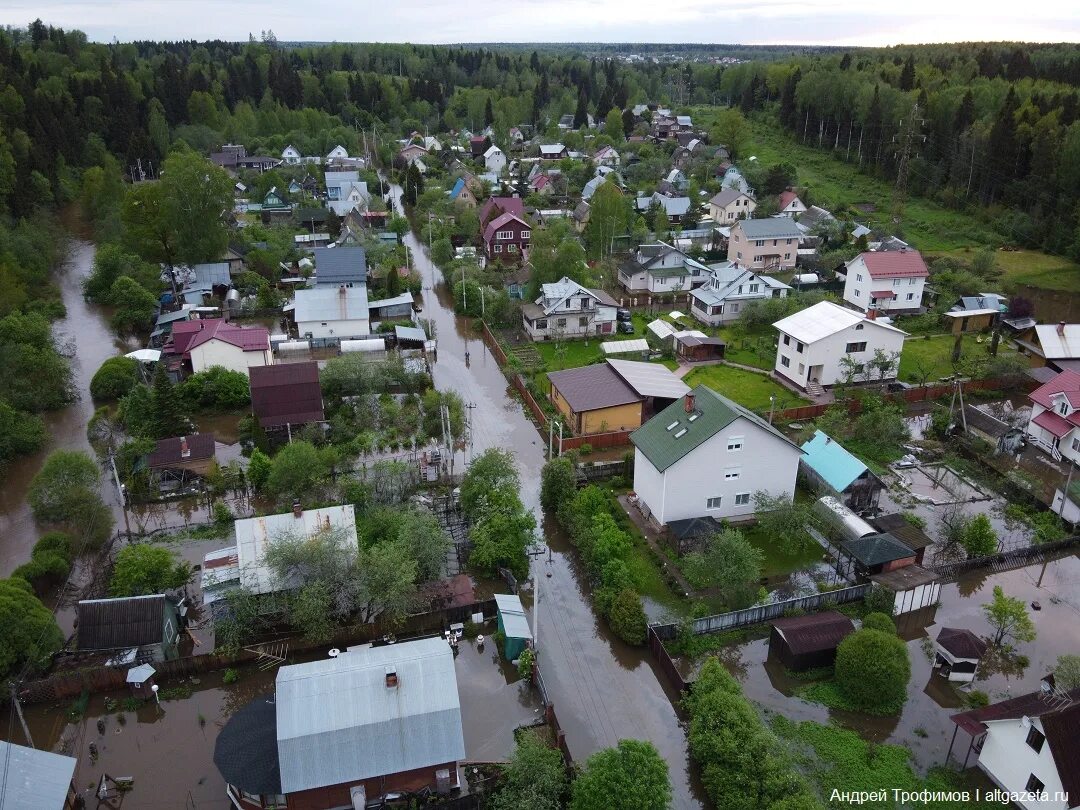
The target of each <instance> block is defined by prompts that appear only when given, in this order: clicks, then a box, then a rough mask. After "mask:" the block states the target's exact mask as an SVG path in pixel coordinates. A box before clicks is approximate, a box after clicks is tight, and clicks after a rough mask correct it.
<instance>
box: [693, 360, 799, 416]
mask: <svg viewBox="0 0 1080 810" xmlns="http://www.w3.org/2000/svg"><path fill="white" fill-rule="evenodd" d="M683 379H684V380H685V381H686V384H687V385H689V386H690V387H691V388H693V387H694V386H696V385H707V386H709V388H712V389H713V390H714V391H716V392H717V393H720V394H723V395H724V396H725V397H728V398H729V399H733V400H734V401H735V402H738V403H739V404H740V405H742V406H743V407H744V408H749V409H750V410H752V411H758V412H767V411H768V410H769V405H770V401H769V397H770V396H774V397H776V403H775V407H776V410H782V409H784V408H794V407H798V406H800V405H808V404H809V402H808V401H807V400H805V399H803V398H802V397H799V396H796V395H795V394H793V393H791V391H789V390H788V389H786V388H784V387H783V386H782V385H780V384H779V383H777V382H775V381H773V380H772V379H771V378H769V377H766V376H765V375H764V374H756V373H755V372H753V371H744V370H743V369H741V368H732V367H731V366H705V367H703V368H696V369H694V370H693V371H691V372H690V373H689V374H687V375H686V377H684V378H683Z"/></svg>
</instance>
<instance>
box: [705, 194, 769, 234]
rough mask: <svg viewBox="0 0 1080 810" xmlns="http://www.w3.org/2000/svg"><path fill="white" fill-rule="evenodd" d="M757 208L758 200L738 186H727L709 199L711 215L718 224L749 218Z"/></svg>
mask: <svg viewBox="0 0 1080 810" xmlns="http://www.w3.org/2000/svg"><path fill="white" fill-rule="evenodd" d="M756 209H757V200H755V199H754V198H753V197H751V196H750V195H749V194H744V193H743V192H742V191H739V189H737V188H725V189H722V190H721V191H720V192H719V193H717V194H716V195H715V196H714V197H713V198H712V199H711V200H709V216H711V217H712V218H713V221H714V222H715V223H716V224H717V225H725V224H730V223H732V222H734V221H735V220H737V219H749V218H750V217H752V216H753V215H754V211H755V210H756Z"/></svg>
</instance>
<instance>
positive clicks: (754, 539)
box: [738, 526, 822, 577]
mask: <svg viewBox="0 0 1080 810" xmlns="http://www.w3.org/2000/svg"><path fill="white" fill-rule="evenodd" d="M738 529H739V531H740V532H742V534H743V537H745V538H746V539H747V540H748V541H749V542H750V544H751V545H752V546H754V547H755V548H756V549H758V550H759V551H760V552H761V553H762V555H763V556H764V560H763V567H762V571H761V575H762V576H763V577H779V576H784V575H785V574H790V573H792V572H794V571H801V570H803V569H804V568H809V567H810V566H811V565H813V564H814V563H817V562H819V561H820V560H821V555H822V550H821V546H819V545H818V544H817V543H815V542H814V541H813V540H812V539H810V538H809V537H807V538H806V540H805V542H804V543H803V544H802V545H801V546H799V547H798V548H794V549H788V548H785V547H784V545H783V544H782V543H777V542H776V541H774V540H772V539H771V538H770V537H768V536H767V535H766V534H765V532H764V531H763V530H762V529H761V528H760V527H758V526H739V527H738Z"/></svg>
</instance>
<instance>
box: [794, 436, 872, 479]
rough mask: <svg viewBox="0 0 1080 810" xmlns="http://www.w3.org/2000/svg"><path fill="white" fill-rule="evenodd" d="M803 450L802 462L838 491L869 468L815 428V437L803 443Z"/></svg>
mask: <svg viewBox="0 0 1080 810" xmlns="http://www.w3.org/2000/svg"><path fill="white" fill-rule="evenodd" d="M802 451H803V457H802V463H803V464H805V465H806V466H807V467H809V468H810V469H811V470H813V471H814V472H816V473H817V474H818V475H820V476H821V478H822V479H823V480H824V481H825V483H826V484H828V485H829V486H830V487H832V488H833V489H834V490H836V491H837V492H843V491H844V490H846V489H847V488H848V487H849V486H851V485H852V483H854V482H855V480H856V479H858V477H859V476H860V475H862V474H863V473H865V472H866V471H867V470H868V469H869V468H868V467H867V466H866V465H865V464H863V463H862V462H861V461H859V459H857V458H855V456H853V455H852V454H851V453H849V452H848V451H847V450H845V449H844V448H843V447H842V446H841V445H840V443H839V442H836V441H833V440H832V439H831V438H830V437H829V436H827V435H825V434H824V433H822V432H821V431H820V430H815V431H814V436H813V438H811V439H810V440H809V441H807V442H804V443H803V446H802Z"/></svg>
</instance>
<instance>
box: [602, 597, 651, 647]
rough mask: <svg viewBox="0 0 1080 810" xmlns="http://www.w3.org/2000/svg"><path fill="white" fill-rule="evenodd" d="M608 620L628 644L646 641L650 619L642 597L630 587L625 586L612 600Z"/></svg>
mask: <svg viewBox="0 0 1080 810" xmlns="http://www.w3.org/2000/svg"><path fill="white" fill-rule="evenodd" d="M608 622H609V623H610V624H611V630H612V632H613V633H615V635H616V636H618V637H619V638H621V639H622V640H623V641H625V642H626V643H627V644H635V645H638V644H644V643H645V636H646V635H647V633H648V627H649V620H648V617H646V616H645V608H644V607H642V605H641V597H640V596H638V595H637V593H636V592H635V591H633V590H631V589H630V588H623V589H622V590H621V591H619V592H618V594H616V596H615V598H614V599H613V600H612V602H611V608H610V610H609V612H608Z"/></svg>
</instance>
